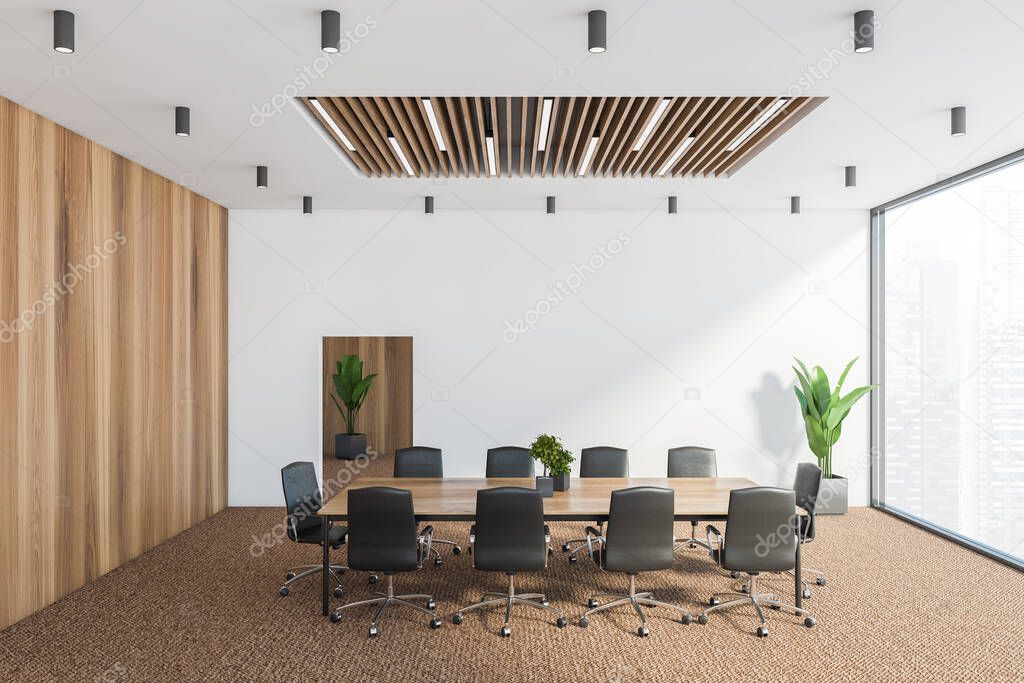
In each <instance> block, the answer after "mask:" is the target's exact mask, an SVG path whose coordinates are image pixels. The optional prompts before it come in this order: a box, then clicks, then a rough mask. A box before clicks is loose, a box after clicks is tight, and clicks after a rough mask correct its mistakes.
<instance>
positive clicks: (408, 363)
mask: <svg viewBox="0 0 1024 683" xmlns="http://www.w3.org/2000/svg"><path fill="white" fill-rule="evenodd" d="M349 353H354V354H356V355H358V356H359V357H360V358H361V359H362V360H363V372H364V373H365V374H369V373H371V372H376V373H379V374H378V377H377V379H375V380H374V383H373V388H372V389H370V395H369V396H368V397H367V399H366V402H365V403H364V404H363V408H362V410H361V411H360V412H359V417H358V418H357V422H356V429H357V430H358V431H360V432H365V433H366V441H367V447H368V448H372V449H374V450H375V451H377V453H378V454H379V458H378V462H379V463H381V464H380V465H378V466H375V467H374V469H373V472H372V473H373V474H380V475H382V476H390V475H391V462H392V458H393V456H394V454H395V449H396V448H404V447H406V446H411V445H412V337H324V338H323V377H324V379H323V387H324V395H323V426H324V476H325V478H326V477H330V476H331V475H330V473H331V472H333V471H334V469H336V463H337V462H340V461H338V460H337V459H336V458H335V457H334V435H335V434H340V433H342V432H344V431H345V421H344V420H342V418H341V415H340V414H339V413H338V409H337V408H335V407H334V402H333V401H331V398H330V394H331V393H332V392H333V391H334V381H333V380H332V379H331V375H333V374H334V371H335V366H336V364H337V362H338V361H339V360H341V359H342V357H343V356H345V355H346V354H349ZM368 473H369V472H368Z"/></svg>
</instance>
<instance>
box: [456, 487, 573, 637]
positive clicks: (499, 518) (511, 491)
mask: <svg viewBox="0 0 1024 683" xmlns="http://www.w3.org/2000/svg"><path fill="white" fill-rule="evenodd" d="M548 540H549V536H548V529H547V527H546V526H544V498H543V497H542V496H541V493H540V491H537V490H536V489H527V488H521V487H518V486H502V487H499V488H494V489H481V490H479V491H477V492H476V524H474V525H473V528H472V530H471V531H470V536H469V542H470V543H471V544H472V545H473V567H474V568H476V569H479V570H481V571H485V572H504V573H505V575H506V576H508V592H507V593H496V592H490V591H489V592H487V593H484V595H483V599H482V600H481V601H480V602H477V603H475V604H472V605H469V606H468V607H463V608H462V609H460V610H459V611H458V612H456V613H455V614H454V615H453V616H452V622H453V623H455V624H461V623H462V620H463V614H465V613H466V612H469V611H471V610H475V609H481V608H484V607H493V606H496V605H505V625H504V626H502V627H501V635H502V636H503V637H508V636H510V635H512V626H511V624H510V621H511V619H512V606H513V605H527V606H529V607H534V608H536V609H542V610H546V611H548V612H551V613H553V614H557V615H558V619H557V620H556V621H555V624H556V625H557V626H558V627H559V628H562V627H563V626H565V624H566V619H565V615H563V614H562V613H561V612H560V611H559V610H557V609H555V608H554V607H551V606H550V605H549V604H548V601H547V598H545V597H544V594H543V593H516V586H515V576H516V573H517V572H537V571H541V570H543V569H544V568H545V567H547V565H548V552H547V547H548Z"/></svg>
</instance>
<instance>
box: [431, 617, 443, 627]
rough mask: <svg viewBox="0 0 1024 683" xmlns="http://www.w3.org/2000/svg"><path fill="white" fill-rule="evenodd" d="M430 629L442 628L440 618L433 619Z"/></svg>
mask: <svg viewBox="0 0 1024 683" xmlns="http://www.w3.org/2000/svg"><path fill="white" fill-rule="evenodd" d="M430 628H441V620H440V619H439V618H438V617H434V618H433V619H431V620H430Z"/></svg>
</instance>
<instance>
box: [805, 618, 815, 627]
mask: <svg viewBox="0 0 1024 683" xmlns="http://www.w3.org/2000/svg"><path fill="white" fill-rule="evenodd" d="M817 623H818V622H817V621H815V620H814V617H807V618H806V619H804V626H806V627H807V628H814V625H815V624H817Z"/></svg>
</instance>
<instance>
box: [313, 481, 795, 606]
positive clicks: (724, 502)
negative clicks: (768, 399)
mask: <svg viewBox="0 0 1024 683" xmlns="http://www.w3.org/2000/svg"><path fill="white" fill-rule="evenodd" d="M369 486H392V487H395V488H400V489H406V490H408V491H411V492H412V504H413V513H414V514H415V515H416V519H417V520H420V521H425V522H430V521H435V522H472V521H474V518H475V516H476V492H477V491H478V490H480V489H488V488H495V487H498V486H522V487H525V488H534V480H533V479H530V478H526V479H518V478H515V479H514V478H500V479H499V478H489V479H484V478H480V479H457V478H444V479H433V478H400V477H366V478H359V479H356V480H355V481H353V482H352V483H351V484H349V485H348V486H347V487H346V490H345V491H341V492H339V493H338V494H337V495H336V496H334V497H333V498H331V499H330V500H328V501H327V502H325V503H324V505H323V507H321V508H320V510H319V511H318V512H317V514H318V515H319V516H321V517H323V518H325V519H327V520H332V521H344V520H346V519H347V518H348V495H346V491H350V490H352V489H359V488H366V487H369ZM633 486H659V487H662V488H667V489H672V490H673V491H675V519H676V521H677V522H680V521H686V522H690V521H697V522H709V521H715V520H728V512H729V492H730V491H733V490H735V489H743V488H748V487H751V486H757V484H755V483H754V482H752V481H750V480H749V479H742V478H730V477H716V478H697V477H695V478H671V479H669V478H633V477H630V478H585V479H572V480H571V482H570V485H569V490H568V491H555V493H554V495H552V496H551V497H549V498H545V499H544V519H545V520H547V521H553V522H567V521H578V522H590V521H594V520H598V519H603V518H607V517H608V507H609V505H610V503H611V494H612V491H616V490H618V489H626V488H631V487H633ZM329 526H330V525H328V524H324V525H323V529H324V538H323V540H324V542H323V565H324V571H323V577H322V578H323V614H324V616H327V613H328V611H329V609H330V605H329V590H330V581H329V573H328V571H327V568H328V566H329V565H330V546H329V545H328V543H327V533H328V529H329ZM800 575H801V572H800V544H799V543H798V544H797V546H796V571H795V576H796V579H795V601H794V604H795V605H796V606H797V607H800V606H801V603H802V600H801V598H802V596H801V586H800Z"/></svg>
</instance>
